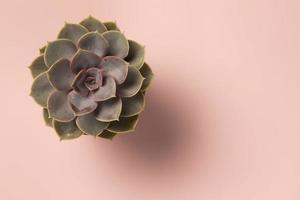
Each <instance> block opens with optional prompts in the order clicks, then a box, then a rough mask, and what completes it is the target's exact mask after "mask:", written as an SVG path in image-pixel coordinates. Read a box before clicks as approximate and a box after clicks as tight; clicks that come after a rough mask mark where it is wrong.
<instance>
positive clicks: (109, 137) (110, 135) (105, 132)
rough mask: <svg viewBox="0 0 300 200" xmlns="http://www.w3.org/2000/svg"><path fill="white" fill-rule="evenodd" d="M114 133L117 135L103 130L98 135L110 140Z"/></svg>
mask: <svg viewBox="0 0 300 200" xmlns="http://www.w3.org/2000/svg"><path fill="white" fill-rule="evenodd" d="M116 135H117V133H113V132H110V131H108V130H104V131H103V132H102V133H101V134H100V135H98V137H101V138H105V139H109V140H112V139H113V138H114V137H115V136H116Z"/></svg>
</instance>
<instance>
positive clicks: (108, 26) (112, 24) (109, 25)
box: [103, 22, 120, 31]
mask: <svg viewBox="0 0 300 200" xmlns="http://www.w3.org/2000/svg"><path fill="white" fill-rule="evenodd" d="M103 24H104V25H105V27H106V29H107V30H109V31H112V30H114V31H120V29H119V27H118V26H117V23H116V22H104V23H103Z"/></svg>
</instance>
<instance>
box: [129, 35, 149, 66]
mask: <svg viewBox="0 0 300 200" xmlns="http://www.w3.org/2000/svg"><path fill="white" fill-rule="evenodd" d="M128 43H129V52H128V55H127V57H126V58H125V60H126V61H127V62H129V66H131V67H136V68H138V69H140V68H141V67H142V65H143V63H144V58H145V47H144V46H142V45H140V44H139V43H137V42H136V41H133V40H128Z"/></svg>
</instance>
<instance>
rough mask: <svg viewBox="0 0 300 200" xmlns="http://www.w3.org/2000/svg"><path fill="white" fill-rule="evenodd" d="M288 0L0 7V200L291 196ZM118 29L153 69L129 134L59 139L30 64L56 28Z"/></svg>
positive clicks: (292, 12)
mask: <svg viewBox="0 0 300 200" xmlns="http://www.w3.org/2000/svg"><path fill="white" fill-rule="evenodd" d="M299 8H300V3H299V1H296V0H294V1H293V0H286V1H279V0H272V1H271V0H243V1H240V0H228V1H222V0H211V1H204V0H200V1H199V0H175V1H174V0H173V1H172V0H165V1H161V0H151V1H146V0H145V1H143V0H127V1H121V0H120V1H117V0H110V1H104V0H85V1H71V0H64V1H62V0H51V1H50V0H48V1H38V0H26V1H25V0H10V1H5V2H2V3H1V8H0V20H1V27H2V29H1V33H0V36H1V37H0V44H1V48H0V58H1V79H0V87H1V94H2V95H1V100H0V108H1V115H0V118H1V119H0V121H1V140H0V157H1V164H0V199H5V200H17V199H28V200H29V199H30V200H40V199H43V200H57V199H72V200H82V199H130V200H135V199H143V200H148V199H149V200H152V199H172V200H177V199H178V200H181V199H195V200H196V199H197V200H198V199H201V200H241V199H242V200H252V199H255V200H266V199H272V200H277V199H278V200H282V199H286V200H298V199H299V198H300V190H299V187H300V171H299V169H300V145H299V144H300V123H299V122H300V90H299V86H300V79H299V74H300V68H299V66H300V59H299V52H300V38H299V35H300V28H299V27H300V14H299ZM90 14H91V15H93V16H95V17H96V18H99V19H102V20H116V21H117V23H118V25H119V27H120V28H121V29H122V31H125V35H126V36H127V37H128V38H131V39H135V40H137V41H139V42H140V43H142V44H145V45H146V52H147V55H146V61H147V62H148V63H149V64H150V66H151V67H152V69H153V71H154V73H155V75H156V76H155V79H154V82H153V85H152V87H151V88H150V92H149V93H147V107H146V111H145V112H144V113H143V114H142V119H141V120H140V123H139V125H138V128H137V131H136V132H135V133H133V134H128V135H124V136H119V137H117V138H115V139H114V140H113V141H106V140H101V139H97V140H96V139H94V138H92V137H81V138H80V139H77V140H74V141H64V142H59V139H58V137H57V136H56V135H55V133H54V131H53V130H52V129H50V128H47V127H46V126H45V125H44V122H43V119H42V113H41V108H40V107H38V106H37V105H36V104H35V103H34V102H33V100H32V98H31V97H29V90H30V86H31V83H32V79H31V76H30V72H29V70H28V68H27V66H28V65H29V64H30V63H31V61H32V60H33V59H34V58H35V57H36V56H37V55H38V48H40V47H42V46H43V45H44V43H45V42H46V41H51V40H54V39H55V37H56V35H57V33H58V31H59V29H60V28H61V27H62V26H63V24H64V21H68V22H79V21H80V20H82V19H83V18H85V17H87V16H88V15H90Z"/></svg>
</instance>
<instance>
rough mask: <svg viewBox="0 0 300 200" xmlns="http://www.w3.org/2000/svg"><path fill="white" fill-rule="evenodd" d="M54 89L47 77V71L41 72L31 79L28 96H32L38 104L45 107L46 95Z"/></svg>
mask: <svg viewBox="0 0 300 200" xmlns="http://www.w3.org/2000/svg"><path fill="white" fill-rule="evenodd" d="M54 91H55V89H54V88H53V86H52V85H51V84H50V82H49V80H48V78H47V73H46V72H43V73H41V74H40V75H38V76H37V77H36V78H35V79H34V80H33V83H32V86H31V92H30V96H32V97H33V99H34V100H35V101H36V102H37V103H38V104H39V105H41V106H42V107H44V108H46V107H47V100H48V97H49V95H50V94H51V93H52V92H54Z"/></svg>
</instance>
